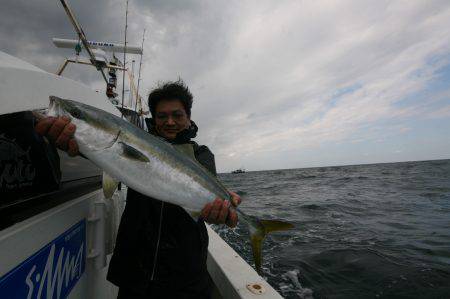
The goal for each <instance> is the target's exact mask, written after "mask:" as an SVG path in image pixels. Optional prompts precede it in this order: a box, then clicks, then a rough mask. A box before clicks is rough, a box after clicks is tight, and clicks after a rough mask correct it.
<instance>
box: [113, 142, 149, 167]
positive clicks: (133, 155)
mask: <svg viewBox="0 0 450 299" xmlns="http://www.w3.org/2000/svg"><path fill="white" fill-rule="evenodd" d="M119 145H120V146H121V147H122V152H121V153H120V155H121V156H123V157H126V158H128V159H131V160H135V161H141V162H150V160H149V159H148V158H147V156H145V155H144V154H143V153H142V152H141V151H140V150H137V149H135V148H134V147H132V146H130V145H128V144H126V143H123V142H119Z"/></svg>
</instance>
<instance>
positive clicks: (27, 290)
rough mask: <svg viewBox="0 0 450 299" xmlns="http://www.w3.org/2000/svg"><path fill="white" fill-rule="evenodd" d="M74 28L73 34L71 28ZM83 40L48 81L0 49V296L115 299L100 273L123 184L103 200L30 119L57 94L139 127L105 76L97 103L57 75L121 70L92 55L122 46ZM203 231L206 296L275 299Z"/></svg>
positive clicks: (95, 178) (92, 178)
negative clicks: (76, 66)
mask: <svg viewBox="0 0 450 299" xmlns="http://www.w3.org/2000/svg"><path fill="white" fill-rule="evenodd" d="M62 2H65V1H63V0H62ZM73 20H75V18H74V17H73ZM73 20H72V21H73ZM72 23H73V24H74V22H72ZM74 26H75V27H77V26H79V24H78V23H77V22H76V20H75V24H74ZM81 32H82V31H81ZM83 35H84V33H83ZM82 41H83V45H81V46H82V47H84V49H85V50H86V51H88V52H89V50H91V53H90V54H89V55H91V54H92V55H91V57H90V60H88V61H83V60H81V59H79V58H78V57H77V58H75V59H68V60H67V61H65V62H64V64H63V67H61V68H60V69H59V70H58V71H57V73H56V74H53V73H49V72H46V71H44V70H42V69H40V68H38V67H36V66H33V65H31V64H29V63H27V62H25V61H23V60H20V59H18V58H16V57H14V56H11V55H9V54H6V53H4V52H1V51H0V103H1V108H0V124H1V125H0V191H1V196H0V297H1V298H83V299H84V298H99V299H102V298H116V296H117V291H118V290H117V287H116V286H114V285H112V284H111V283H109V282H108V281H107V280H106V271H107V267H108V262H109V259H110V256H111V253H112V250H113V247H114V242H115V235H116V232H117V228H118V224H119V221H120V217H121V214H122V212H123V209H124V207H125V205H126V201H125V198H126V193H127V187H126V186H124V185H122V187H121V188H120V189H119V190H117V191H115V193H114V195H113V198H112V199H111V200H105V198H104V196H103V192H102V190H101V179H102V172H101V170H100V169H98V168H97V167H96V166H95V165H94V164H92V163H91V162H90V161H89V160H87V159H84V158H81V157H69V156H68V155H67V154H66V153H65V152H63V151H60V150H58V149H56V148H55V147H54V145H52V144H51V143H49V142H48V141H47V140H46V139H45V138H43V137H41V136H39V135H37V134H36V133H35V131H34V124H35V119H34V116H33V114H32V113H31V112H30V111H31V110H36V109H42V108H44V107H47V106H48V101H49V96H57V97H60V98H68V99H74V100H77V101H79V102H82V103H86V104H89V105H91V106H95V107H97V108H99V109H102V110H105V111H107V112H109V113H112V114H115V115H117V116H121V115H124V116H125V117H126V119H128V120H129V121H130V122H132V123H134V124H136V125H138V126H140V127H142V128H143V129H145V123H144V122H143V121H141V116H142V113H139V107H138V108H137V109H136V108H135V107H136V106H135V107H127V106H125V105H123V104H121V103H119V101H114V100H112V98H111V96H113V95H114V94H115V92H114V88H112V87H114V86H112V85H111V84H113V83H114V78H113V80H111V74H110V73H114V74H115V72H110V73H109V74H108V75H109V76H110V77H109V78H107V77H106V74H105V73H103V76H104V78H105V81H106V84H108V85H107V94H106V95H102V94H100V93H98V92H96V91H94V90H92V89H91V88H90V87H89V86H86V85H84V84H82V83H80V82H77V81H74V80H71V79H69V78H65V77H63V76H61V74H62V71H63V70H64V68H65V67H66V65H67V64H68V63H72V62H75V63H79V62H80V61H81V62H85V63H86V64H93V65H95V66H96V67H98V66H100V63H101V64H102V66H101V67H98V68H97V69H102V70H103V69H106V70H119V71H125V69H124V67H123V66H124V65H125V64H124V63H123V64H120V63H117V61H116V62H115V64H111V61H109V60H107V59H103V58H101V57H104V55H103V54H102V51H103V52H104V50H105V48H107V47H111V48H113V47H114V49H115V50H114V51H115V52H116V53H117V52H120V51H123V52H126V51H127V46H126V43H125V44H124V45H117V44H112V43H97V44H95V42H90V43H88V41H87V39H84V40H82ZM57 42H58V41H57ZM59 42H61V41H59ZM66 42H67V41H66ZM69 43H71V42H69ZM55 44H57V43H55ZM60 45H61V43H60ZM102 49H103V50H102ZM128 49H131V47H129V48H128ZM89 62H90V63H89ZM138 98H139V97H137V99H138ZM114 99H115V97H114ZM141 112H142V111H141ZM208 233H209V238H210V243H209V248H208V260H207V265H208V271H209V274H210V277H211V279H212V281H213V283H214V288H213V298H281V296H280V295H279V294H278V293H277V292H276V291H275V290H274V289H273V288H272V287H271V286H270V285H269V284H268V283H267V282H266V281H265V280H264V279H263V278H262V277H261V276H259V275H258V274H257V273H256V271H254V269H253V268H252V267H251V266H250V265H249V264H247V263H246V262H245V261H244V260H243V259H242V258H241V257H240V256H239V254H238V253H236V252H235V251H234V250H233V249H232V248H231V247H230V246H228V245H227V244H226V243H225V241H224V240H222V239H221V238H220V237H219V236H218V235H217V234H216V233H215V232H214V231H213V230H212V229H211V228H209V227H208Z"/></svg>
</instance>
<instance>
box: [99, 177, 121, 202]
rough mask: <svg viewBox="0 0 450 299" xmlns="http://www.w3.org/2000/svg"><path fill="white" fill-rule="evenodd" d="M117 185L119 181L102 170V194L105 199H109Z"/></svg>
mask: <svg viewBox="0 0 450 299" xmlns="http://www.w3.org/2000/svg"><path fill="white" fill-rule="evenodd" d="M117 185H119V182H118V181H117V180H115V179H114V178H112V177H111V176H110V175H109V174H107V173H106V172H103V180H102V187H103V195H104V196H105V198H106V199H111V197H112V196H113V194H114V191H116V189H117Z"/></svg>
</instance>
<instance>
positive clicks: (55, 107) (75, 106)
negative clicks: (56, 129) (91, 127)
mask: <svg viewBox="0 0 450 299" xmlns="http://www.w3.org/2000/svg"><path fill="white" fill-rule="evenodd" d="M48 115H49V116H68V117H69V118H71V119H73V118H75V119H77V120H84V121H86V120H87V116H88V115H89V111H88V110H87V109H86V108H85V107H84V105H82V104H81V103H78V102H75V101H71V100H65V99H61V98H58V97H55V96H50V105H49V107H48Z"/></svg>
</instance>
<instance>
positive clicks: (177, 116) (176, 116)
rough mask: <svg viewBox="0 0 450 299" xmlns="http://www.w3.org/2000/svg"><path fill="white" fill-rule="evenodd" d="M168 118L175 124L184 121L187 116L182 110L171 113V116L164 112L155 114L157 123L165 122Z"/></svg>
mask: <svg viewBox="0 0 450 299" xmlns="http://www.w3.org/2000/svg"><path fill="white" fill-rule="evenodd" d="M170 116H172V119H173V120H174V121H175V122H182V121H184V120H185V118H186V116H187V115H186V113H185V112H184V111H182V110H175V111H172V113H171V114H169V113H165V112H158V113H156V115H155V118H156V119H157V120H159V121H162V122H166V121H168V120H169V117H170Z"/></svg>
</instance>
